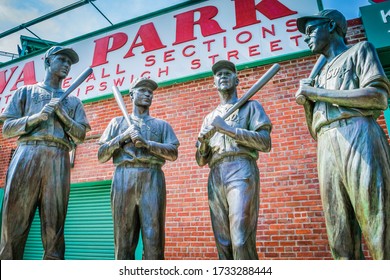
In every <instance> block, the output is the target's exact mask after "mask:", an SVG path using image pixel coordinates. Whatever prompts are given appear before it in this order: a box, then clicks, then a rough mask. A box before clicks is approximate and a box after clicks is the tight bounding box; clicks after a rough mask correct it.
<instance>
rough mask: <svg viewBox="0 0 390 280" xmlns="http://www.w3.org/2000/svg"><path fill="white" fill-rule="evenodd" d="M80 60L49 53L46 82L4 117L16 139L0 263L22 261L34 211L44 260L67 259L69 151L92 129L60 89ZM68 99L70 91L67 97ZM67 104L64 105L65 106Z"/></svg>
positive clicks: (64, 51)
mask: <svg viewBox="0 0 390 280" xmlns="http://www.w3.org/2000/svg"><path fill="white" fill-rule="evenodd" d="M78 61H79V56H78V55H77V53H76V52H75V51H74V50H73V49H71V48H64V47H60V46H54V47H51V48H50V49H49V50H48V51H47V52H46V53H45V57H44V65H45V69H46V73H45V77H44V80H43V82H39V83H37V84H35V85H28V86H23V87H21V88H19V89H18V90H17V91H16V92H15V93H14V95H13V97H12V100H11V102H10V103H9V105H8V106H7V108H6V109H5V111H4V113H3V114H2V115H1V119H2V120H4V124H3V135H4V137H6V138H8V137H18V148H17V149H16V151H15V154H14V155H13V156H12V160H11V163H10V166H9V168H8V172H7V178H6V185H5V192H4V204H3V216H2V233H1V246H0V258H1V259H22V258H23V253H24V247H25V244H26V240H27V237H28V233H29V230H30V226H31V223H32V221H33V218H34V214H35V211H36V209H37V208H38V209H39V214H40V219H41V234H42V243H43V249H44V256H43V258H44V259H52V260H53V259H64V254H65V241H64V225H65V217H66V212H67V208H68V200H69V191H70V159H69V150H70V149H71V148H72V147H73V145H74V143H76V144H77V143H81V142H83V141H84V138H85V135H86V132H87V131H88V130H90V126H89V123H88V120H87V117H86V114H85V111H84V108H83V104H82V103H81V101H80V100H79V99H78V98H77V97H76V96H68V97H66V98H64V97H65V96H66V94H67V92H64V91H63V90H62V88H61V85H62V81H63V80H64V79H65V78H66V76H67V75H68V73H69V71H70V69H71V65H72V64H75V63H77V62H78ZM68 93H69V91H68ZM62 99H63V100H62Z"/></svg>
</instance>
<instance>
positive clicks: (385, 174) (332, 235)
mask: <svg viewBox="0 0 390 280" xmlns="http://www.w3.org/2000/svg"><path fill="white" fill-rule="evenodd" d="M346 122H347V123H348V124H346ZM339 123H340V126H336V127H333V128H331V129H327V128H326V127H325V128H323V129H321V130H320V133H319V136H318V175H319V182H320V188H321V198H322V203H323V208H324V215H325V221H326V228H327V233H328V239H329V245H330V249H331V252H332V255H333V257H334V258H335V259H361V258H363V254H362V248H361V234H362V233H363V236H364V238H365V241H366V243H367V246H368V249H369V251H370V254H371V256H372V258H373V259H390V219H389V215H390V172H389V170H390V153H389V144H388V142H387V138H386V136H385V134H384V132H383V131H382V129H381V128H380V126H379V125H378V124H377V122H376V121H375V120H374V119H372V118H365V117H355V118H351V119H348V120H347V121H345V120H343V121H340V122H339Z"/></svg>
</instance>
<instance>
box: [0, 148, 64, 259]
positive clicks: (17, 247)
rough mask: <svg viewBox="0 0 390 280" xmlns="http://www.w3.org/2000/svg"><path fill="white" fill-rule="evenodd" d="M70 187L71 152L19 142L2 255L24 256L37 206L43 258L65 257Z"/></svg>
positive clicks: (10, 179) (6, 203)
mask: <svg viewBox="0 0 390 280" xmlns="http://www.w3.org/2000/svg"><path fill="white" fill-rule="evenodd" d="M69 189H70V162H69V152H68V151H66V150H63V149H60V148H58V147H49V146H44V145H19V147H18V148H17V150H16V151H15V154H14V156H13V158H12V161H11V163H10V166H9V169H8V173H7V179H6V186H5V193H4V200H3V216H2V232H1V246H0V258H1V259H23V254H24V248H25V244H26V241H27V237H28V233H29V230H30V227H31V223H32V221H33V219H34V214H35V211H36V209H37V208H38V209H39V215H40V219H41V234H42V243H43V249H44V256H43V258H44V259H64V254H65V240H64V224H65V216H66V212H67V208H68V200H69Z"/></svg>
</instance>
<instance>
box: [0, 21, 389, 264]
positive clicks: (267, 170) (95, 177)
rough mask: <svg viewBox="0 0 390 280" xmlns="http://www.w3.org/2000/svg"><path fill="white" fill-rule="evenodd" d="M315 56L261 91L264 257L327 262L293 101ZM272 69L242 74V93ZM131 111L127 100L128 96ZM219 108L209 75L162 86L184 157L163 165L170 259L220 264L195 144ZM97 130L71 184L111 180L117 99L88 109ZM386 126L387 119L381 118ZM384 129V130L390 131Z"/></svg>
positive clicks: (309, 161) (310, 152) (9, 144)
mask: <svg viewBox="0 0 390 280" xmlns="http://www.w3.org/2000/svg"><path fill="white" fill-rule="evenodd" d="M349 24H350V29H349V33H348V39H349V42H350V43H356V42H357V41H360V40H364V39H365V36H364V31H363V28H362V25H361V22H360V20H354V21H350V22H349ZM315 60H316V57H314V56H310V57H306V58H300V59H293V60H290V61H285V62H281V63H280V65H281V70H280V71H279V72H278V74H277V75H276V76H274V78H273V79H272V80H271V81H270V82H269V83H268V84H267V85H266V86H265V87H264V88H263V89H262V90H261V91H260V92H259V93H258V94H257V95H255V97H254V99H256V100H258V101H260V102H261V103H262V105H263V107H264V108H265V110H266V112H267V114H268V115H269V117H270V118H271V121H272V123H273V131H272V134H271V136H272V150H271V152H270V153H268V154H263V153H262V154H260V159H259V160H258V166H259V169H260V178H261V187H260V213H259V221H258V231H257V233H258V234H257V245H258V252H259V257H260V259H330V258H331V255H330V251H329V247H328V243H327V236H326V230H325V225H324V218H323V214H322V206H321V201H320V194H319V187H318V180H317V170H316V143H315V141H314V140H312V139H311V137H310V134H309V133H308V130H307V127H306V124H305V118H304V113H303V109H302V107H301V106H299V105H297V104H296V103H295V99H294V94H295V91H296V90H297V86H298V83H299V79H302V78H305V77H307V76H308V75H309V73H310V70H311V68H312V66H313V64H314V62H315ZM269 68H270V65H266V66H261V67H256V68H251V69H247V70H243V71H240V72H239V78H240V85H239V92H240V96H241V94H242V93H243V92H245V91H246V90H247V89H248V88H249V87H250V86H251V85H252V84H253V83H254V82H255V81H257V79H259V78H260V76H261V75H262V74H263V73H264V72H265V71H267V70H268V69H269ZM125 100H126V102H127V104H129V106H128V109H129V111H131V107H130V99H129V97H128V96H126V97H125ZM218 103H219V98H218V94H217V92H216V90H215V88H214V87H213V80H212V77H209V78H204V79H198V80H194V81H190V82H186V83H181V84H177V85H173V86H168V87H164V88H160V89H158V90H157V91H156V92H155V96H154V101H153V105H152V108H151V115H152V116H155V117H158V118H161V119H164V120H166V121H168V122H169V123H170V124H171V125H172V127H173V129H174V130H175V132H176V134H177V136H178V138H179V140H180V143H181V145H180V148H179V158H178V159H177V161H175V162H173V163H170V162H168V163H167V164H166V165H165V166H164V172H165V175H166V182H167V218H166V258H167V259H216V258H217V253H216V249H215V243H214V237H213V234H212V230H211V223H210V216H209V209H208V203H207V187H206V185H207V176H208V171H209V169H208V167H198V166H197V164H196V162H195V158H194V155H195V142H196V138H197V134H198V132H199V129H200V126H201V123H202V120H203V117H204V116H205V115H206V114H207V113H208V112H210V111H211V110H212V109H213V108H214V107H215V106H217V104H218ZM85 109H86V111H87V115H88V118H89V120H90V123H91V126H92V131H91V132H89V133H88V135H87V141H85V143H84V144H82V145H80V146H79V147H78V148H77V154H76V163H75V167H74V169H73V170H72V182H73V183H76V182H89V181H100V180H108V179H111V176H112V173H113V165H112V162H111V161H110V162H108V163H105V164H100V163H98V161H97V149H98V145H97V141H98V139H99V136H100V135H101V133H102V132H103V130H104V129H105V127H106V126H107V124H108V122H109V121H110V120H111V118H113V117H115V116H119V115H121V113H120V110H119V109H118V106H117V105H116V103H115V101H114V99H113V98H112V99H109V100H104V101H99V102H94V103H88V104H86V105H85ZM380 123H381V125H382V127H384V128H385V123H384V119H383V116H382V117H381V118H380ZM386 132H387V130H386ZM13 147H15V139H11V140H5V139H3V138H2V135H1V134H0V154H1V159H0V185H4V180H5V173H6V169H7V167H8V162H9V155H10V151H11V148H13Z"/></svg>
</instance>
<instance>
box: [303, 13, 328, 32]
mask: <svg viewBox="0 0 390 280" xmlns="http://www.w3.org/2000/svg"><path fill="white" fill-rule="evenodd" d="M316 19H329V18H327V17H323V16H306V17H300V18H298V19H297V27H298V30H299V32H301V33H303V34H305V31H306V23H307V22H308V21H311V20H316Z"/></svg>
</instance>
